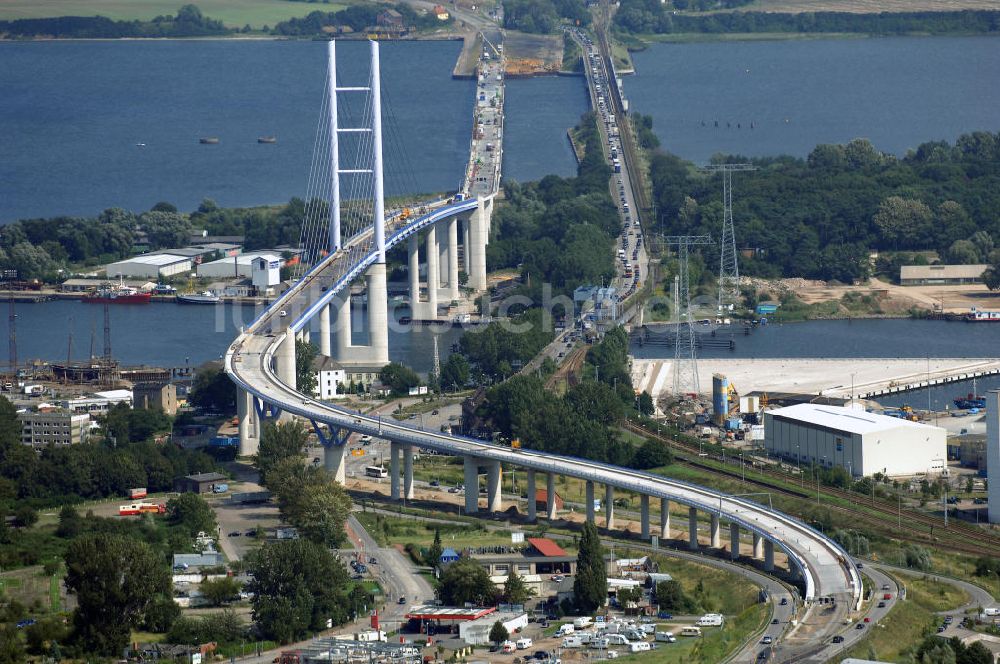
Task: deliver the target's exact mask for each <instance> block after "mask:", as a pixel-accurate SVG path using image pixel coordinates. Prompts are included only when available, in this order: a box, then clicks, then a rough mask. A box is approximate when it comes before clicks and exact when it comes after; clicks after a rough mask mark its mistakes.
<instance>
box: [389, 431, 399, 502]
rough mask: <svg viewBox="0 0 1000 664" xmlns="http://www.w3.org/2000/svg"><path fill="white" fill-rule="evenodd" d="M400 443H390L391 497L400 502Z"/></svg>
mask: <svg viewBox="0 0 1000 664" xmlns="http://www.w3.org/2000/svg"><path fill="white" fill-rule="evenodd" d="M399 448H400V445H399V443H393V442H390V443H389V497H390V498H391V499H392V500H399Z"/></svg>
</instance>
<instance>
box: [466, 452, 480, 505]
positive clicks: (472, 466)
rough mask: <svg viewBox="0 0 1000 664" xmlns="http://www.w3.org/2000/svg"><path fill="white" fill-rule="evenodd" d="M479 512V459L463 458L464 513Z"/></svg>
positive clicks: (472, 457)
mask: <svg viewBox="0 0 1000 664" xmlns="http://www.w3.org/2000/svg"><path fill="white" fill-rule="evenodd" d="M478 512H479V459H477V458H476V457H474V456H467V457H465V513H466V514H477V513H478Z"/></svg>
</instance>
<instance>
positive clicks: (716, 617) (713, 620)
mask: <svg viewBox="0 0 1000 664" xmlns="http://www.w3.org/2000/svg"><path fill="white" fill-rule="evenodd" d="M724 620H725V618H723V617H722V614H721V613H706V614H705V615H703V616H702V617H701V618H698V622H696V623H695V624H696V625H700V626H702V627H721V626H722V623H723V621H724Z"/></svg>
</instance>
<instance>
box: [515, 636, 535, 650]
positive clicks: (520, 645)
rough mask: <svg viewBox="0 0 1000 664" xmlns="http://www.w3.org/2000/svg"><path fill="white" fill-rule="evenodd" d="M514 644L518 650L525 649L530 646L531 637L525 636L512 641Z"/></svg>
mask: <svg viewBox="0 0 1000 664" xmlns="http://www.w3.org/2000/svg"><path fill="white" fill-rule="evenodd" d="M514 645H516V646H517V649H518V650H527V649H528V648H530V647H531V646H532V642H531V639H529V638H527V637H525V638H523V639H518V640H517V641H516V642H515V643H514Z"/></svg>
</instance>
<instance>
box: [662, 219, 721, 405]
mask: <svg viewBox="0 0 1000 664" xmlns="http://www.w3.org/2000/svg"><path fill="white" fill-rule="evenodd" d="M666 241H667V244H671V245H674V244H675V245H677V263H678V265H677V272H678V274H677V277H675V279H674V298H675V299H674V322H675V323H676V326H675V328H674V334H675V335H676V337H675V339H674V367H673V369H674V384H673V388H674V396H675V397H679V396H680V395H682V394H686V393H692V394H698V392H699V389H698V351H697V349H696V341H697V340H696V338H695V332H694V323H693V321H692V320H691V319H692V316H691V288H690V287H691V284H690V275H689V272H688V253H689V249H690V248H691V247H692V246H697V245H707V244H714V243H713V242H712V236H711V235H668V236H667V238H666ZM681 307H683V314H682V313H681ZM682 318H683V320H681V319H682Z"/></svg>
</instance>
